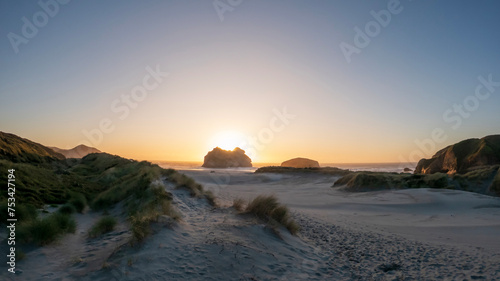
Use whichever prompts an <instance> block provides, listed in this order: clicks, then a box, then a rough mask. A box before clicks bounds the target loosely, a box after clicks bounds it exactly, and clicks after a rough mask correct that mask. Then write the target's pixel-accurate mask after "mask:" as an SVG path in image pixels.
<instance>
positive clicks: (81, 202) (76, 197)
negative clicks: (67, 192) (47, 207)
mask: <svg viewBox="0 0 500 281" xmlns="http://www.w3.org/2000/svg"><path fill="white" fill-rule="evenodd" d="M68 203H69V204H71V205H73V207H75V209H76V211H77V212H78V213H81V212H83V210H84V209H85V206H87V199H86V198H85V196H84V195H83V194H81V193H76V192H75V193H72V194H71V198H70V199H69V202H68Z"/></svg>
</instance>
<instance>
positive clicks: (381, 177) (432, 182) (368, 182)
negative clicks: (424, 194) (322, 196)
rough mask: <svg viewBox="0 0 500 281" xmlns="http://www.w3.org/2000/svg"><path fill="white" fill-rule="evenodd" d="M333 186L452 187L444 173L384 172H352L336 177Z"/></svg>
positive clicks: (359, 188) (361, 188) (350, 188)
mask: <svg viewBox="0 0 500 281" xmlns="http://www.w3.org/2000/svg"><path fill="white" fill-rule="evenodd" d="M334 186H345V187H346V190H348V191H374V190H382V189H403V188H425V187H427V188H447V187H450V188H452V187H453V186H451V183H450V182H449V178H448V176H447V175H446V174H441V173H436V174H432V175H421V174H405V173H401V174H398V173H384V172H354V173H351V174H348V175H346V176H344V177H342V178H340V179H338V180H337V181H336V182H335V183H334Z"/></svg>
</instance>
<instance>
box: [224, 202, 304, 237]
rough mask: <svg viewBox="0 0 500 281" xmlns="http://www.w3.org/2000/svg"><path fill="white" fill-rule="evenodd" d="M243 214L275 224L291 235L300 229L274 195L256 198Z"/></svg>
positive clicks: (286, 208)
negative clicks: (285, 229) (281, 226)
mask: <svg viewBox="0 0 500 281" xmlns="http://www.w3.org/2000/svg"><path fill="white" fill-rule="evenodd" d="M239 203H242V202H239ZM239 203H237V204H239ZM233 205H234V204H233ZM245 212H247V213H250V214H253V215H255V216H257V217H258V218H261V219H265V220H270V221H273V222H277V223H279V224H281V225H283V226H284V227H286V228H287V229H288V231H290V233H291V234H296V233H297V232H298V231H299V228H300V227H299V226H298V224H297V223H296V222H295V221H294V220H293V219H291V218H290V212H289V210H288V207H286V206H285V205H281V204H280V203H279V202H278V199H277V198H276V196H274V195H259V196H257V197H256V198H254V199H253V200H252V201H250V203H248V206H247V207H246V209H245Z"/></svg>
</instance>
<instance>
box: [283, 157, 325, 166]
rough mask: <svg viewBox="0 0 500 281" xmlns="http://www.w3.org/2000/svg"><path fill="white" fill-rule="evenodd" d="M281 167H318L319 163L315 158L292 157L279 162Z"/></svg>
mask: <svg viewBox="0 0 500 281" xmlns="http://www.w3.org/2000/svg"><path fill="white" fill-rule="evenodd" d="M281 167H291V168H319V163H318V161H316V160H311V159H307V158H300V157H298V158H293V159H290V160H287V161H285V162H283V163H281Z"/></svg>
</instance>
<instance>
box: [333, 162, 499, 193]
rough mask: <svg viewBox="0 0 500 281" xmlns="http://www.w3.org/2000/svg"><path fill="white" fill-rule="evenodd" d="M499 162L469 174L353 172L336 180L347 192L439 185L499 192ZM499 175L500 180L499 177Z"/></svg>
mask: <svg viewBox="0 0 500 281" xmlns="http://www.w3.org/2000/svg"><path fill="white" fill-rule="evenodd" d="M499 169H500V166H499V165H495V166H485V167H478V168H475V169H472V170H471V171H469V172H468V173H466V174H454V175H448V174H443V173H434V174H406V173H384V172H353V173H350V174H347V175H345V176H343V177H341V178H340V179H338V180H337V181H335V183H334V185H333V186H334V187H338V186H343V187H344V189H345V190H346V191H354V192H360V191H361V192H362V191H376V190H385V189H405V188H439V189H443V188H445V189H456V190H464V191H471V192H477V193H482V194H488V195H497V196H498V195H499V194H500V193H499V192H497V191H495V190H499V189H495V188H497V187H496V185H495V180H496V181H497V182H498V181H499V179H500V176H498V173H499V172H498V171H499ZM497 178H499V179H497Z"/></svg>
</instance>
